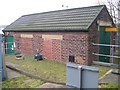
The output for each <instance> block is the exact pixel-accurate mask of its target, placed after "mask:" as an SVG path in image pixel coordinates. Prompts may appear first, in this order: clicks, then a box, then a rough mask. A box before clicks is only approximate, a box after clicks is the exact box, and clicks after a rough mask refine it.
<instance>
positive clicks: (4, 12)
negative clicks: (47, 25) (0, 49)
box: [0, 0, 107, 25]
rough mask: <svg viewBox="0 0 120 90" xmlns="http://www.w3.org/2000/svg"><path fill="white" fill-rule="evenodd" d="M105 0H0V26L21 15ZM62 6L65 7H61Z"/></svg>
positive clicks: (94, 3)
mask: <svg viewBox="0 0 120 90" xmlns="http://www.w3.org/2000/svg"><path fill="white" fill-rule="evenodd" d="M102 2H103V3H105V4H106V2H107V0H0V25H9V24H10V23H12V22H13V21H15V20H16V19H18V18H19V17H20V16H22V15H26V14H32V13H41V12H46V11H53V10H60V9H66V6H68V9H69V8H77V7H85V6H93V5H98V4H99V3H100V4H102ZM62 5H64V6H65V7H62Z"/></svg>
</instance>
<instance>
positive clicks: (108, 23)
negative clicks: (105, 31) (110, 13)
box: [97, 20, 112, 26]
mask: <svg viewBox="0 0 120 90" xmlns="http://www.w3.org/2000/svg"><path fill="white" fill-rule="evenodd" d="M97 24H98V25H99V26H112V22H106V21H101V20H98V21H97Z"/></svg>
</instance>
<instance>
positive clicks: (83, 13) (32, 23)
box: [4, 5, 105, 31]
mask: <svg viewBox="0 0 120 90" xmlns="http://www.w3.org/2000/svg"><path fill="white" fill-rule="evenodd" d="M103 7H105V5H99V6H91V7H83V8H74V9H66V10H58V11H51V12H44V13H36V14H29V15H24V16H22V17H20V18H19V19H17V20H16V21H15V22H13V23H12V24H10V25H9V26H7V27H6V28H5V29H4V31H56V30H61V31H63V30H66V31H67V30H87V29H88V28H89V26H90V25H91V24H92V22H93V21H94V20H95V18H96V17H97V16H98V14H99V13H100V11H101V10H102V9H103Z"/></svg>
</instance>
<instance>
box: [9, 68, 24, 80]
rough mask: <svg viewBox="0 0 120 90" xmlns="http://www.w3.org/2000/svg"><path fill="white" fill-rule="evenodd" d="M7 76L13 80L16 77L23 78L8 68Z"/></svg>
mask: <svg viewBox="0 0 120 90" xmlns="http://www.w3.org/2000/svg"><path fill="white" fill-rule="evenodd" d="M7 75H8V79H12V78H16V77H21V76H23V75H22V74H20V73H18V72H16V71H13V70H11V69H9V68H7Z"/></svg>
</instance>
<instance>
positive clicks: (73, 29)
mask: <svg viewBox="0 0 120 90" xmlns="http://www.w3.org/2000/svg"><path fill="white" fill-rule="evenodd" d="M113 25H114V24H113V20H112V18H111V17H110V15H109V13H108V11H107V8H106V6H105V5H99V6H91V7H83V8H74V9H66V10H58V11H51V12H44V13H36V14H30V15H24V16H22V17H20V18H19V19H17V20H16V21H15V22H13V23H12V24H10V25H9V26H7V27H6V28H5V29H4V33H5V36H6V37H8V36H13V38H14V42H15V51H20V52H21V53H23V54H25V55H34V54H35V52H36V51H37V50H39V52H40V53H41V54H42V55H43V56H44V57H46V58H47V59H49V60H58V61H63V62H66V61H67V60H68V58H69V56H74V57H75V59H76V62H77V63H80V64H86V65H89V64H91V63H92V61H93V60H95V59H96V60H98V59H99V57H98V56H94V55H93V54H92V53H93V52H96V53H99V51H100V50H99V47H98V46H96V47H95V46H93V45H92V43H109V44H110V43H112V41H111V38H112V33H109V32H106V31H105V27H109V26H113ZM100 33H101V34H100ZM107 37H108V38H107ZM104 41H109V42H104ZM107 50H109V49H107Z"/></svg>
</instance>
